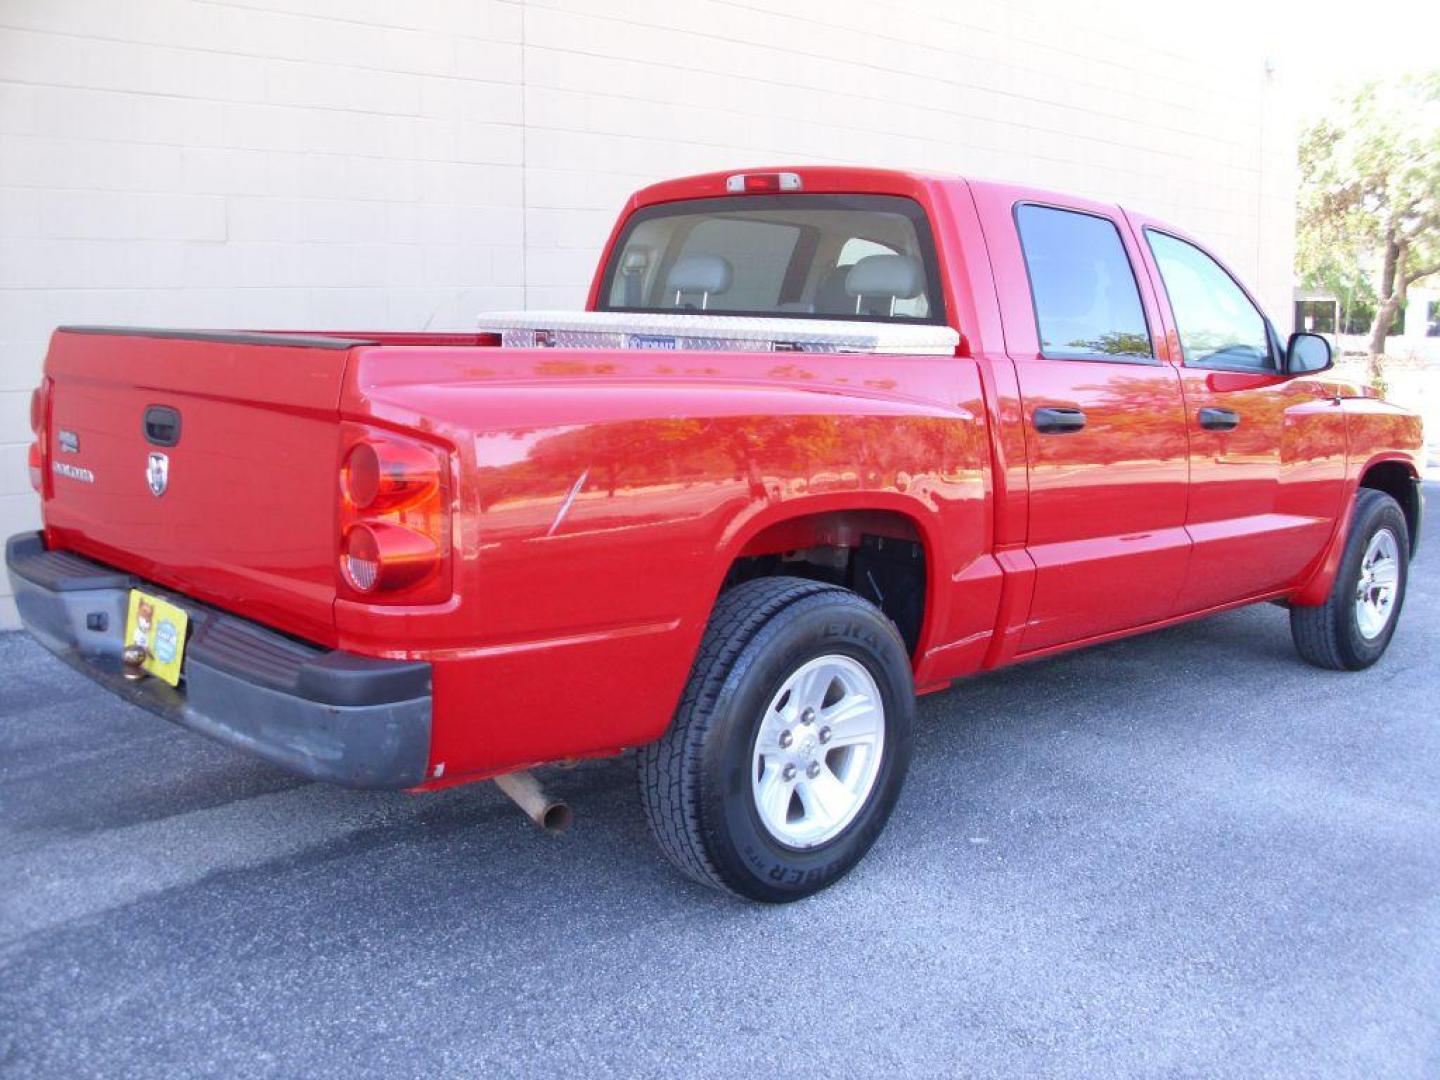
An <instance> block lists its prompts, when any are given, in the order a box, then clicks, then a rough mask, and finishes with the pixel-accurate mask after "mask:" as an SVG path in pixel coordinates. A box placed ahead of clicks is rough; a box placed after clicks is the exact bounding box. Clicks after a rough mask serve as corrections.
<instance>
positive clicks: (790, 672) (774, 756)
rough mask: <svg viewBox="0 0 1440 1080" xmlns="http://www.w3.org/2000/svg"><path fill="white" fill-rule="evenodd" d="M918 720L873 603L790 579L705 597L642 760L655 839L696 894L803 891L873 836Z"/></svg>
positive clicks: (904, 667) (901, 654) (898, 645)
mask: <svg viewBox="0 0 1440 1080" xmlns="http://www.w3.org/2000/svg"><path fill="white" fill-rule="evenodd" d="M827 680H828V681H827ZM867 680H868V681H867ZM867 701H871V703H872V705H878V712H879V715H878V716H877V715H875V713H876V709H875V708H870V709H869V710H868V711H867V708H866V702H867ZM807 702H808V703H809V704H808V705H807V704H806V703H807ZM827 702H828V703H829V704H828V705H827V704H826V703H827ZM817 703H818V705H817ZM842 706H843V707H844V708H843V710H842V708H841V707H842ZM807 709H811V710H813V712H812V713H811V714H810V715H809V716H807V715H806V710H807ZM914 715H915V690H914V680H913V677H912V674H911V670H910V661H909V657H908V656H907V654H906V650H905V645H904V643H903V642H902V641H901V639H900V635H899V633H898V632H897V631H896V629H895V627H894V624H892V623H891V622H890V620H889V619H887V618H886V617H885V616H884V615H883V614H882V613H881V612H880V610H879V609H878V608H876V607H875V606H874V605H872V604H870V603H867V602H866V601H864V600H862V599H861V598H860V597H858V596H856V595H855V594H854V593H851V592H849V591H847V590H845V589H841V588H838V587H836V586H833V585H828V584H825V583H823V582H817V581H807V580H804V579H801V578H790V577H774V578H761V579H758V580H754V581H749V582H746V583H745V584H743V585H739V586H736V587H735V588H734V589H732V590H730V591H729V592H727V593H725V594H723V595H722V596H721V597H720V599H719V601H718V602H717V603H716V606H715V611H714V612H713V614H712V615H711V618H710V623H709V626H708V627H707V628H706V631H705V636H704V639H703V640H702V642H701V645H700V651H699V655H698V656H697V658H696V660H695V665H694V667H693V669H692V670H691V674H690V681H689V682H688V683H687V684H686V687H685V692H684V694H683V695H682V697H681V700H680V704H679V707H678V708H677V709H676V712H675V718H674V721H673V722H672V724H671V726H670V729H669V730H668V731H667V732H666V733H665V735H664V736H663V737H662V738H661V739H660V740H659V741H657V742H654V743H651V744H650V745H648V746H645V747H642V748H641V750H640V753H639V779H640V797H641V802H642V803H643V805H644V809H645V816H646V818H647V819H648V820H649V822H650V828H651V831H652V832H653V833H654V835H655V838H656V840H657V841H658V842H659V844H660V848H661V850H662V851H663V852H664V853H665V855H666V856H667V857H668V858H669V859H670V861H671V862H673V863H674V864H675V865H676V866H677V867H679V868H680V869H681V870H682V871H684V872H685V873H686V874H688V875H689V876H690V877H692V878H694V879H695V880H696V881H698V882H700V883H701V884H704V885H709V886H712V887H714V888H717V889H721V890H724V891H728V892H731V893H734V894H735V895H737V896H741V897H744V898H747V899H750V900H759V901H763V902H767V903H786V902H789V901H793V900H799V899H802V898H803V897H806V896H809V895H811V894H812V893H815V892H818V891H819V890H821V889H823V888H825V887H827V886H829V885H832V884H834V883H835V882H836V881H838V880H839V879H840V878H841V877H843V876H844V875H845V874H846V873H847V872H849V871H850V870H851V869H852V868H853V867H854V866H855V864H856V863H858V862H859V861H860V859H861V858H863V857H864V855H865V853H866V852H867V851H869V850H870V846H871V845H872V844H873V843H874V842H875V839H876V837H878V836H879V835H880V831H881V829H883V828H884V826H885V822H886V821H887V819H888V818H889V817H890V811H891V810H892V809H893V808H894V806H895V800H896V799H897V798H898V797H899V795H900V789H901V786H902V785H903V784H904V781H905V773H906V770H907V769H908V767H909V764H910V753H911V746H912V740H913V734H912V731H913V726H914ZM827 719H833V720H834V725H833V727H832V726H831V725H830V724H826V723H825V721H826V720H827ZM865 731H869V732H871V735H870V736H869V739H870V742H869V743H868V744H867V743H866V742H865V741H864V739H865V737H866V736H864V734H863V733H864V732H865ZM787 738H788V740H789V741H786V740H787ZM822 740H824V741H823V742H822ZM842 741H844V742H847V743H849V745H847V746H844V747H842V746H840V745H839V744H840V743H841V742H842ZM827 747H828V748H827ZM807 763H808V764H807ZM790 766H793V767H794V769H793V772H791V773H786V771H785V769H786V768H787V767H790ZM832 781H834V783H832ZM836 784H838V785H839V787H838V788H837V787H836ZM787 785H788V787H787ZM802 786H803V788H804V792H805V793H804V794H802V791H801V788H802ZM787 790H788V792H789V793H788V794H787ZM762 793H763V795H762ZM762 799H763V805H762ZM841 810H845V811H846V812H845V813H841V812H839V811H841ZM832 811H833V812H832Z"/></svg>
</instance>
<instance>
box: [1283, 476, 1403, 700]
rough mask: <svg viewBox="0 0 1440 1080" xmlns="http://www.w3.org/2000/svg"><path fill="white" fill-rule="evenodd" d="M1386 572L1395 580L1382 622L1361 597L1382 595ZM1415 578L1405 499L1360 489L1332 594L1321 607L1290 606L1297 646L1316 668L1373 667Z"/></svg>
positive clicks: (1358, 668)
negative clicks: (1403, 506) (1379, 584)
mask: <svg viewBox="0 0 1440 1080" xmlns="http://www.w3.org/2000/svg"><path fill="white" fill-rule="evenodd" d="M1367 556H1370V557H1371V559H1370V560H1368V561H1369V565H1367ZM1372 575H1373V576H1372ZM1367 576H1370V578H1371V580H1370V582H1369V584H1368V585H1367V580H1366V579H1367ZM1386 577H1388V578H1390V579H1392V581H1393V583H1392V585H1391V591H1390V593H1389V604H1388V607H1386V608H1385V611H1384V616H1383V622H1380V623H1378V625H1377V621H1376V616H1375V615H1374V614H1373V613H1374V611H1375V608H1374V606H1373V605H1367V611H1368V612H1370V614H1367V613H1366V612H1362V610H1361V602H1360V601H1361V597H1362V595H1370V596H1375V595H1379V592H1378V590H1377V588H1376V583H1377V582H1379V581H1380V580H1381V579H1382V578H1386ZM1409 579H1410V534H1409V530H1408V527H1407V526H1406V524H1405V514H1404V512H1403V511H1402V510H1401V509H1400V504H1399V503H1397V502H1396V501H1395V500H1394V499H1392V498H1391V497H1390V496H1389V495H1386V494H1385V493H1384V492H1383V491H1375V490H1374V489H1372V488H1361V489H1360V490H1359V491H1357V492H1356V493H1355V512H1354V515H1353V517H1352V519H1351V522H1350V535H1349V536H1348V537H1346V540H1345V552H1344V554H1343V555H1342V556H1341V557H1340V568H1339V570H1338V571H1337V572H1336V574H1335V584H1334V585H1333V586H1332V587H1331V589H1330V595H1329V597H1328V598H1327V599H1326V600H1325V603H1323V604H1320V605H1318V606H1315V607H1299V606H1293V607H1291V608H1290V635H1291V637H1293V638H1294V639H1295V648H1296V649H1297V650H1298V651H1299V653H1300V655H1301V656H1302V657H1303V658H1304V659H1305V660H1307V661H1308V662H1310V663H1312V664H1314V665H1315V666H1316V667H1322V668H1329V669H1330V670H1332V671H1360V670H1362V669H1364V668H1367V667H1369V666H1370V665H1371V664H1373V663H1375V661H1377V660H1379V659H1380V657H1381V656H1383V655H1384V654H1385V649H1386V648H1387V647H1388V646H1389V644H1390V639H1391V638H1392V637H1393V636H1394V634H1395V627H1396V625H1397V624H1398V623H1399V621H1400V609H1401V607H1402V606H1403V605H1404V603H1405V586H1406V584H1407V583H1408V582H1409Z"/></svg>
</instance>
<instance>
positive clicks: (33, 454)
mask: <svg viewBox="0 0 1440 1080" xmlns="http://www.w3.org/2000/svg"><path fill="white" fill-rule="evenodd" d="M30 486H31V487H33V488H34V489H35V490H36V491H43V490H44V489H45V462H44V461H43V460H41V457H40V444H39V443H38V442H32V443H31V444H30Z"/></svg>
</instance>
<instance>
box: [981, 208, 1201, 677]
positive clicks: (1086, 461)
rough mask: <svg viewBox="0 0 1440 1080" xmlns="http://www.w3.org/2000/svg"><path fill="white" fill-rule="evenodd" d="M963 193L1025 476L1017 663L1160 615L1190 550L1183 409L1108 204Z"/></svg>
mask: <svg viewBox="0 0 1440 1080" xmlns="http://www.w3.org/2000/svg"><path fill="white" fill-rule="evenodd" d="M975 195H976V203H977V206H978V207H979V208H980V211H981V215H982V221H983V223H984V226H985V234H986V243H987V246H988V247H989V248H990V256H991V263H992V266H993V267H994V271H995V277H996V287H997V292H998V295H999V299H1000V306H1001V315H1002V318H1003V320H1004V324H1005V342H1006V349H1007V352H1008V353H1009V356H1010V358H1011V360H1012V362H1013V363H1014V365H1015V371H1016V376H1017V381H1018V385H1019V390H1020V397H1021V403H1022V420H1023V424H1024V438H1025V447H1026V459H1027V464H1028V470H1029V521H1028V536H1027V545H1026V547H1027V551H1028V554H1029V555H1030V557H1031V559H1032V560H1033V562H1034V593H1033V598H1032V600H1031V605H1030V613H1029V618H1028V620H1027V622H1026V626H1025V629H1024V631H1023V634H1022V636H1021V639H1020V644H1019V653H1020V654H1022V655H1023V654H1025V653H1030V652H1034V651H1036V650H1040V649H1046V648H1050V647H1054V646H1058V645H1063V644H1066V643H1069V642H1075V641H1080V640H1083V639H1086V638H1091V637H1096V636H1098V635H1103V634H1107V633H1111V632H1114V631H1121V630H1126V629H1130V628H1133V627H1137V626H1142V625H1144V624H1146V623H1149V622H1153V621H1156V620H1159V619H1162V618H1164V617H1166V616H1167V615H1168V614H1169V613H1170V611H1171V610H1172V609H1173V607H1174V603H1175V598H1176V596H1177V594H1178V592H1179V589H1180V585H1181V583H1182V581H1183V580H1184V575H1185V568H1186V561H1187V559H1188V556H1189V548H1190V541H1189V538H1188V536H1187V534H1186V532H1185V494H1186V468H1187V465H1186V453H1187V447H1186V432H1185V410H1184V404H1183V399H1182V397H1181V391H1180V380H1179V376H1178V374H1177V372H1176V369H1175V367H1174V365H1172V364H1170V363H1168V362H1166V361H1165V360H1163V359H1161V358H1160V349H1159V348H1158V347H1157V346H1158V345H1159V344H1160V341H1161V339H1160V338H1159V337H1158V330H1159V326H1160V323H1159V319H1158V315H1157V312H1156V311H1155V308H1154V301H1153V298H1152V297H1151V296H1150V295H1149V292H1148V290H1146V289H1144V288H1142V287H1141V284H1140V282H1141V280H1142V277H1141V276H1138V275H1137V273H1136V268H1137V267H1138V265H1139V261H1138V252H1137V251H1136V249H1135V243H1134V238H1133V236H1132V235H1131V234H1130V232H1129V229H1128V228H1127V227H1126V225H1125V222H1124V219H1123V217H1122V216H1121V214H1120V211H1119V210H1118V208H1116V207H1106V206H1102V205H1098V204H1091V203H1084V202H1080V201H1076V202H1073V203H1070V202H1067V203H1066V204H1065V205H1058V204H1055V203H1054V202H1042V201H1040V200H1039V198H1038V197H1037V199H1036V200H1034V201H1031V200H1027V199H1026V198H1025V197H1024V195H1023V194H1017V193H1016V192H1015V189H1008V188H998V187H989V186H979V185H977V187H976V190H975ZM1047 198H1053V197H1047ZM1152 330H1153V331H1154V332H1155V336H1152Z"/></svg>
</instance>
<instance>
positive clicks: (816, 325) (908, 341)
mask: <svg viewBox="0 0 1440 1080" xmlns="http://www.w3.org/2000/svg"><path fill="white" fill-rule="evenodd" d="M478 328H479V329H480V330H482V331H489V332H490V333H498V334H499V335H500V342H501V344H502V345H504V346H505V347H506V348H512V349H539V348H550V349H665V350H675V351H680V350H686V351H698V352H703V351H710V352H714V351H727V352H852V353H910V354H929V355H936V356H946V355H950V354H952V353H954V351H955V347H956V346H957V345H959V344H960V335H959V334H957V333H956V332H955V331H954V330H953V329H951V328H950V327H948V326H934V325H929V324H912V323H882V322H861V321H858V320H849V319H764V318H750V317H747V316H741V315H706V314H703V313H701V312H676V313H674V314H671V313H669V312H627V311H500V312H494V313H492V314H486V315H482V316H480V319H479V322H478Z"/></svg>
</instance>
